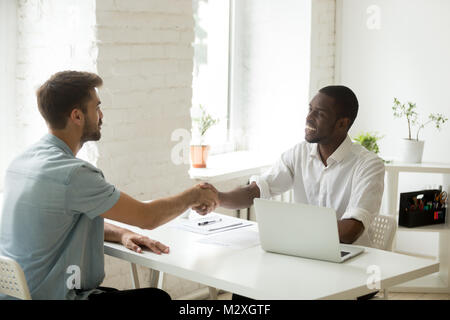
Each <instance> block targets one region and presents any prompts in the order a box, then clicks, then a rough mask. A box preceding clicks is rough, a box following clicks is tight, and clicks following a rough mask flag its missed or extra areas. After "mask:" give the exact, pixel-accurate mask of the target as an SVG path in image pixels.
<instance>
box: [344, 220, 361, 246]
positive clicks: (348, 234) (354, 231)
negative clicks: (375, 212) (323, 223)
mask: <svg viewBox="0 0 450 320" xmlns="http://www.w3.org/2000/svg"><path fill="white" fill-rule="evenodd" d="M338 231H339V241H340V242H341V243H346V244H351V243H353V242H355V241H356V240H357V239H358V238H359V237H360V236H361V234H362V233H363V232H364V225H363V224H362V222H361V221H358V220H355V219H343V220H339V221H338Z"/></svg>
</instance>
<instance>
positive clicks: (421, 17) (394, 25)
mask: <svg viewBox="0 0 450 320" xmlns="http://www.w3.org/2000/svg"><path fill="white" fill-rule="evenodd" d="M341 3H342V12H341V14H342V16H341V17H340V21H341V24H340V25H339V26H338V30H339V38H340V39H341V41H340V42H339V44H338V52H337V55H338V57H339V60H338V64H339V65H338V66H337V70H338V72H337V75H336V77H337V78H336V81H337V82H340V83H342V84H344V85H348V86H349V87H350V88H352V89H353V90H354V91H355V93H356V95H357V97H358V99H359V102H360V110H359V114H358V118H357V120H356V122H355V124H354V126H353V128H352V130H351V132H350V133H351V134H352V136H354V135H356V134H358V133H359V132H362V131H376V132H378V133H379V134H381V135H384V136H385V137H384V139H382V140H381V142H380V149H381V153H382V154H383V156H385V157H387V158H390V157H394V156H395V151H396V146H397V141H398V140H399V139H400V138H405V137H407V132H408V130H407V126H406V121H405V120H400V119H394V117H393V115H392V110H391V107H392V102H393V99H394V97H397V98H398V99H400V101H413V102H416V103H417V106H418V112H419V114H420V115H421V116H422V117H423V118H424V119H425V118H426V117H427V116H428V114H429V113H431V112H433V113H435V112H440V113H444V114H445V115H446V116H447V117H449V118H450V102H449V100H448V99H447V98H446V93H447V92H448V89H449V85H450V59H449V57H450V20H449V19H448V15H449V13H450V1H447V0H395V1H392V0H342V2H341ZM370 6H376V7H375V9H376V10H379V12H380V20H379V27H380V28H379V29H370V28H368V25H369V26H375V25H376V23H374V20H370V19H372V18H374V16H373V15H374V13H373V12H369V13H368V12H367V9H368V8H369V7H370ZM372 8H373V7H372ZM368 20H369V24H368ZM421 139H423V140H425V141H426V142H425V150H424V157H423V161H435V162H450V148H447V147H446V144H447V141H449V139H450V123H447V124H446V125H445V126H444V128H443V129H442V131H441V132H438V131H437V130H436V129H434V128H433V127H431V126H430V127H427V128H425V130H424V131H422V134H421ZM442 183H443V180H442V177H441V176H440V175H437V176H436V175H424V174H422V175H411V174H405V175H402V176H401V178H400V186H399V189H400V192H403V191H407V190H409V191H412V190H417V189H420V188H423V187H425V186H428V185H439V184H442ZM436 237H437V235H436V234H428V235H421V234H417V233H412V234H411V235H408V236H407V235H404V233H401V234H400V236H399V249H403V250H406V251H412V252H419V253H422V254H430V252H431V253H432V254H437V247H436V245H435V244H436V242H437V241H436Z"/></svg>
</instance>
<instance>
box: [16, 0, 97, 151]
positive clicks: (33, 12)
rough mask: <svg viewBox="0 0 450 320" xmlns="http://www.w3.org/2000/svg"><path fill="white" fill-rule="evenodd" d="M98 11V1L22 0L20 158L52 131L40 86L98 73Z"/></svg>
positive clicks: (19, 35) (18, 109)
mask: <svg viewBox="0 0 450 320" xmlns="http://www.w3.org/2000/svg"><path fill="white" fill-rule="evenodd" d="M94 8H95V3H94V0H67V1H58V0H46V1H39V0H18V2H17V48H16V52H17V57H16V58H17V66H16V105H15V106H10V107H11V108H15V114H16V123H15V127H16V136H15V141H16V147H17V150H15V153H19V152H21V151H22V150H23V149H25V148H26V147H27V146H28V145H30V144H31V143H33V142H35V141H36V139H37V138H38V137H40V136H41V135H42V134H44V133H45V132H46V131H47V127H46V125H45V121H44V120H43V119H42V117H41V115H40V114H39V111H38V108H37V104H36V95H35V91H36V89H37V88H38V87H39V85H41V84H42V83H43V82H44V81H45V80H47V79H48V78H49V77H50V76H51V75H52V74H53V73H55V72H57V71H62V70H69V69H72V70H85V71H95V59H96V51H95V42H94V37H95V34H94V32H93V31H94V30H93V27H94V24H95V10H94Z"/></svg>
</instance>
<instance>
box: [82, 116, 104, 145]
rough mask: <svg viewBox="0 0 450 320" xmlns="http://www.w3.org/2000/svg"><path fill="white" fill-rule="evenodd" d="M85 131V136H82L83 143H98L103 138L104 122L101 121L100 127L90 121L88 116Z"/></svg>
mask: <svg viewBox="0 0 450 320" xmlns="http://www.w3.org/2000/svg"><path fill="white" fill-rule="evenodd" d="M85 123H86V124H85V126H84V129H83V134H82V135H81V143H85V142H87V141H98V140H100V138H101V136H102V135H101V133H100V126H101V125H102V120H100V121H99V123H98V125H96V124H94V123H93V122H91V121H90V119H89V118H88V117H87V115H86V122H85Z"/></svg>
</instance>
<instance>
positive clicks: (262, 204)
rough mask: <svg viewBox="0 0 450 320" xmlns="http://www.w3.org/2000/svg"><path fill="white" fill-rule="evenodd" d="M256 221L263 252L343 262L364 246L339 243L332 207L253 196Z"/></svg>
mask: <svg viewBox="0 0 450 320" xmlns="http://www.w3.org/2000/svg"><path fill="white" fill-rule="evenodd" d="M254 204H255V213H256V221H257V222H258V227H259V238H260V242H261V247H262V248H263V249H264V250H265V251H270V252H275V253H281V254H288V255H293V256H298V257H304V258H311V259H318V260H326V261H332V262H343V261H345V260H347V259H350V258H351V257H354V256H356V255H358V254H360V253H362V252H363V251H364V248H361V247H357V246H352V245H343V244H340V243H339V234H338V228H337V219H336V213H335V211H334V210H333V209H330V208H324V207H317V206H312V205H307V204H302V203H287V202H280V201H273V200H264V199H259V198H256V199H255V200H254Z"/></svg>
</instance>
